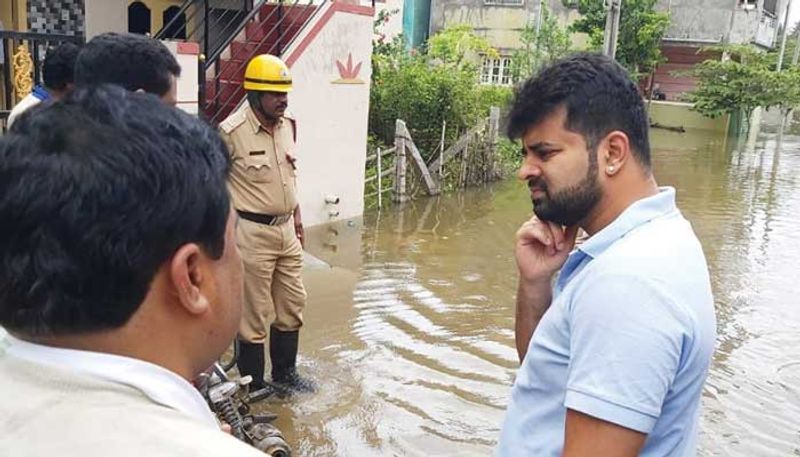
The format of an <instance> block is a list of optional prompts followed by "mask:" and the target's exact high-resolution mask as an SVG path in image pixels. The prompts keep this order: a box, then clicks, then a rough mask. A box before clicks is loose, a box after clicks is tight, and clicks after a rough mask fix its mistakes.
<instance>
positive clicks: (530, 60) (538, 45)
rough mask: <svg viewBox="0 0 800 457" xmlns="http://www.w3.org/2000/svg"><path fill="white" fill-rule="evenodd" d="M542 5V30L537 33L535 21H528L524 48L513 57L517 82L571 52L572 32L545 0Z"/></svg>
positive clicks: (513, 73)
mask: <svg viewBox="0 0 800 457" xmlns="http://www.w3.org/2000/svg"><path fill="white" fill-rule="evenodd" d="M542 7H543V8H542V12H541V14H542V17H541V20H540V22H539V32H538V33H537V32H536V23H535V22H534V23H530V24H527V25H526V26H525V28H524V29H522V33H521V34H520V41H521V42H522V44H523V47H522V48H521V49H518V50H516V51H514V53H513V54H512V56H511V57H512V60H511V62H512V64H511V65H512V66H511V74H512V76H513V77H514V80H515V81H520V80H522V79H527V78H528V77H530V76H531V75H532V74H535V73H536V72H537V71H538V70H539V69H540V68H542V67H543V66H546V65H549V64H551V63H553V62H554V61H555V60H557V59H558V58H560V57H562V56H564V55H566V54H567V53H569V51H570V47H571V45H572V40H571V38H570V33H569V31H568V30H566V29H564V28H563V27H561V26H560V25H559V23H558V18H557V17H556V16H555V15H553V13H552V12H551V11H550V9H549V8H548V7H547V6H546V5H545V4H544V3H543V4H542Z"/></svg>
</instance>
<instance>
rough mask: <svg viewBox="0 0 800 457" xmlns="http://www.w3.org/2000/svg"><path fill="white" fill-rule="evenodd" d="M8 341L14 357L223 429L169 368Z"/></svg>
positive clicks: (193, 392)
mask: <svg viewBox="0 0 800 457" xmlns="http://www.w3.org/2000/svg"><path fill="white" fill-rule="evenodd" d="M6 339H7V342H8V345H9V347H8V348H7V349H6V353H8V354H9V355H11V356H13V357H17V358H20V359H23V360H27V361H29V362H33V363H39V364H43V365H50V366H55V367H58V368H60V369H63V370H69V371H73V372H75V371H77V372H81V373H84V374H88V375H91V376H96V377H98V378H102V379H105V380H107V381H111V382H115V383H119V384H124V385H127V386H130V387H133V388H135V389H137V390H140V391H141V392H143V393H144V394H145V395H147V396H148V397H149V398H150V399H151V400H153V401H154V402H156V403H158V404H160V405H164V406H166V407H169V408H172V409H175V410H177V411H180V412H181V413H183V414H186V415H187V416H189V417H191V418H193V419H195V420H197V421H199V422H202V423H204V424H207V425H208V426H209V427H214V428H216V429H219V424H218V423H217V419H216V417H215V416H214V413H212V412H211V410H210V409H209V408H208V404H207V403H206V402H205V400H204V399H203V396H202V395H200V392H199V391H198V390H197V389H195V388H194V387H193V386H192V385H191V384H190V383H189V382H188V381H186V380H185V379H183V378H182V377H180V376H178V375H177V374H175V373H173V372H171V371H169V370H167V369H166V368H163V367H160V366H158V365H155V364H152V363H150V362H145V361H143V360H139V359H134V358H131V357H124V356H119V355H113V354H107V353H102V352H90V351H80V350H75V349H63V348H56V347H52V346H45V345H41V344H35V343H30V342H28V341H23V340H20V339H19V338H15V337H14V336H13V335H11V334H9V335H7V336H6Z"/></svg>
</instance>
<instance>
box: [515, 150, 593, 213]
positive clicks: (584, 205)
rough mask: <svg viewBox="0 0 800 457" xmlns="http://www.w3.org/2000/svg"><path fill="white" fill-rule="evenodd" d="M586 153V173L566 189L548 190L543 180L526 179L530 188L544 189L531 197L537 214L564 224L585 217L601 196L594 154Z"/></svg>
mask: <svg viewBox="0 0 800 457" xmlns="http://www.w3.org/2000/svg"><path fill="white" fill-rule="evenodd" d="M589 156H590V159H589V171H588V172H587V173H586V176H584V178H583V179H582V180H581V181H580V182H578V183H577V184H574V185H572V186H570V187H568V188H566V189H563V190H560V191H558V192H553V193H550V191H548V190H547V186H546V184H545V183H544V182H539V181H536V180H531V181H529V182H528V187H530V188H531V189H541V190H543V191H544V195H543V196H541V197H537V198H533V197H531V201H532V202H533V212H534V214H536V217H538V218H539V219H541V220H543V221H550V222H555V223H556V224H559V225H563V226H571V225H576V224H578V223H579V222H581V221H582V220H584V219H586V217H587V216H588V215H589V213H590V212H591V211H592V210H593V209H594V207H595V206H596V205H597V203H598V202H599V201H600V198H601V197H602V190H601V189H600V183H599V182H598V179H597V157H596V156H595V155H594V154H590V155H589Z"/></svg>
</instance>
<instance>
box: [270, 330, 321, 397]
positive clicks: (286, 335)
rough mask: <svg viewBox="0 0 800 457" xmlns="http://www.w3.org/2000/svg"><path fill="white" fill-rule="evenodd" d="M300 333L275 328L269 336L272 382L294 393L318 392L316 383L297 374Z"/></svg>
mask: <svg viewBox="0 0 800 457" xmlns="http://www.w3.org/2000/svg"><path fill="white" fill-rule="evenodd" d="M299 337H300V332H299V331H297V330H295V331H291V332H283V331H280V330H278V329H276V328H275V327H272V328H271V329H270V334H269V357H270V360H271V361H272V382H273V383H275V384H278V385H279V386H281V387H285V388H286V389H288V390H290V391H293V392H316V390H317V386H316V384H315V383H314V381H312V380H310V379H308V378H304V377H302V376H300V374H298V373H297V343H298V340H299Z"/></svg>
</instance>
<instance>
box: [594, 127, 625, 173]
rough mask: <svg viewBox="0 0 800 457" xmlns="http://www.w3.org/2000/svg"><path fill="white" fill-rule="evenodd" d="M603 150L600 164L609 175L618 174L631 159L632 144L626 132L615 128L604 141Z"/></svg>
mask: <svg viewBox="0 0 800 457" xmlns="http://www.w3.org/2000/svg"><path fill="white" fill-rule="evenodd" d="M602 146H603V152H602V158H601V160H602V161H601V162H600V165H601V166H602V167H603V168H605V171H606V173H607V174H608V175H613V174H616V172H617V171H618V170H620V169H621V168H622V167H623V166H625V163H626V162H627V161H628V159H630V155H631V144H630V140H629V139H628V135H627V134H625V132H622V131H619V130H614V131H613V132H611V133H609V134H608V135H606V137H605V138H604V139H603V142H602Z"/></svg>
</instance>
